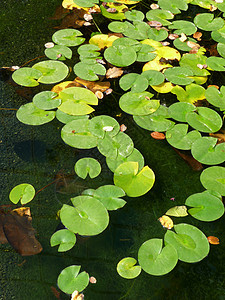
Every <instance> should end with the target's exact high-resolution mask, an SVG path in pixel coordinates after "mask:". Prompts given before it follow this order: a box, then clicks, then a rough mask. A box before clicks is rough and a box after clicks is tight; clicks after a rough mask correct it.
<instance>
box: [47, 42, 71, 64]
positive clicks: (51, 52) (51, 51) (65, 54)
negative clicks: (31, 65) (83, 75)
mask: <svg viewBox="0 0 225 300" xmlns="http://www.w3.org/2000/svg"><path fill="white" fill-rule="evenodd" d="M45 55H46V56H47V57H48V58H50V59H57V60H65V59H66V58H68V59H71V58H72V55H73V52H72V50H71V49H70V48H68V47H67V46H63V45H55V46H54V47H52V48H47V49H45Z"/></svg>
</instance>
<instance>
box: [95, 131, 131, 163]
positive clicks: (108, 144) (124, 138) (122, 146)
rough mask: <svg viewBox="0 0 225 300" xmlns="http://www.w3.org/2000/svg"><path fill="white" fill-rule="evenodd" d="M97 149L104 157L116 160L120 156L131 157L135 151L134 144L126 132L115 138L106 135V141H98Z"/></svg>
mask: <svg viewBox="0 0 225 300" xmlns="http://www.w3.org/2000/svg"><path fill="white" fill-rule="evenodd" d="M97 147H98V150H99V152H100V153H101V154H102V155H104V156H106V157H110V158H112V159H116V158H117V156H118V155H121V156H124V157H127V156H129V155H130V154H131V153H132V151H133V149H134V143H133V141H132V139H131V138H130V137H129V136H128V135H127V134H126V133H124V132H119V133H118V134H117V135H115V136H113V137H111V136H110V135H109V134H108V133H106V134H105V137H104V139H98V142H97Z"/></svg>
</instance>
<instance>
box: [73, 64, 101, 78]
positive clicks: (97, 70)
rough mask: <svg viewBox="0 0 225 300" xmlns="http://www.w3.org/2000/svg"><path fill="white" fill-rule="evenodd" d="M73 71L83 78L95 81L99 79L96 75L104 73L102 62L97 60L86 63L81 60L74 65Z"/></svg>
mask: <svg viewBox="0 0 225 300" xmlns="http://www.w3.org/2000/svg"><path fill="white" fill-rule="evenodd" d="M73 70H74V73H75V74H76V75H77V76H78V77H80V78H82V79H85V80H90V81H96V80H99V77H98V75H105V74H106V69H105V67H104V66H103V65H102V64H99V63H97V62H93V63H89V64H87V63H86V62H84V61H81V62H79V63H77V64H75V66H74V69H73Z"/></svg>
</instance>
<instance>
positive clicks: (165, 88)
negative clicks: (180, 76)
mask: <svg viewBox="0 0 225 300" xmlns="http://www.w3.org/2000/svg"><path fill="white" fill-rule="evenodd" d="M151 87H152V88H153V89H154V90H155V91H156V92H158V93H162V94H166V93H169V92H171V91H172V89H173V88H174V85H173V84H172V83H171V82H163V83H161V84H160V85H151Z"/></svg>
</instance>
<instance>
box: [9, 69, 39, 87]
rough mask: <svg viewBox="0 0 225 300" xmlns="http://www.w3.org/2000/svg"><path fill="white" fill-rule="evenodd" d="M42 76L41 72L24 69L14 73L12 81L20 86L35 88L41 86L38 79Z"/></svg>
mask: <svg viewBox="0 0 225 300" xmlns="http://www.w3.org/2000/svg"><path fill="white" fill-rule="evenodd" d="M41 76H42V72H41V71H39V70H35V69H32V68H28V67H24V68H20V69H18V70H16V71H14V72H13V74H12V79H13V80H14V81H15V82H16V83H17V84H19V85H23V86H28V87H34V86H37V85H39V83H38V79H39V78H40V77H41Z"/></svg>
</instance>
